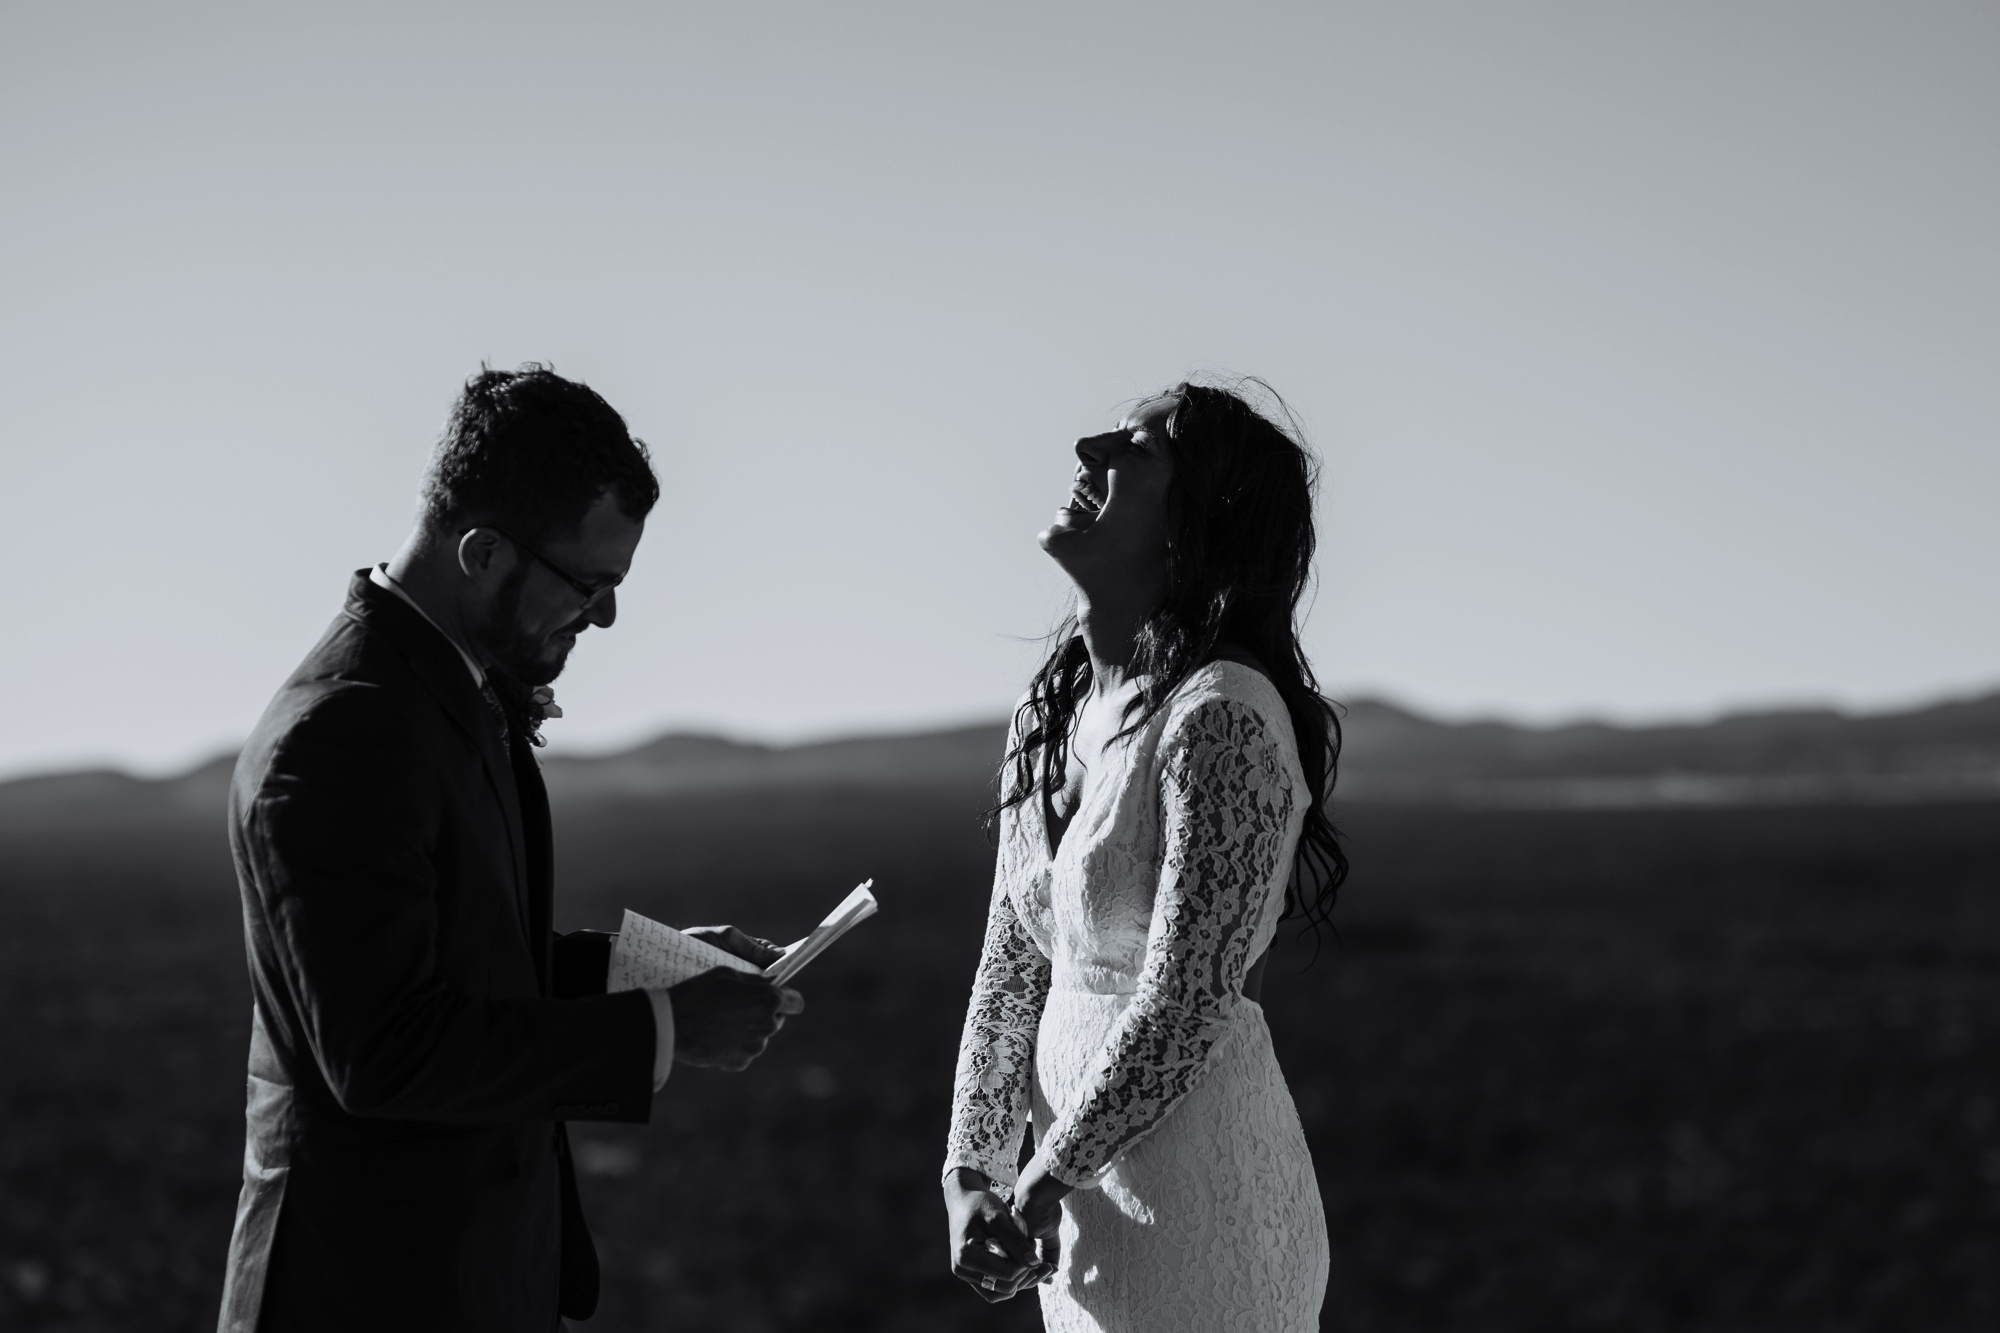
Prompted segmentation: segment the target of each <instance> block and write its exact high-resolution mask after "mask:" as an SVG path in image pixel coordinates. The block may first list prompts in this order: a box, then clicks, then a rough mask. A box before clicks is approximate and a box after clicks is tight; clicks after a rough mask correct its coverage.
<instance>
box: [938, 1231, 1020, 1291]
mask: <svg viewBox="0 0 2000 1333" xmlns="http://www.w3.org/2000/svg"><path fill="white" fill-rule="evenodd" d="M1033 1267H1034V1265H1033V1263H1032V1262H1030V1263H1021V1262H1020V1261H1019V1260H1017V1259H1015V1258H1013V1257H1012V1256H1010V1255H1008V1254H1005V1253H1002V1252H1000V1251H998V1250H996V1249H994V1248H993V1246H992V1245H991V1244H990V1243H989V1242H988V1240H987V1239H985V1238H981V1237H972V1238H969V1239H967V1241H966V1242H965V1244H963V1245H961V1246H959V1247H958V1262H957V1263H955V1264H953V1265H952V1271H953V1272H954V1273H957V1274H958V1275H959V1276H960V1277H964V1278H967V1280H969V1281H977V1280H978V1279H980V1278H986V1277H990V1278H992V1279H993V1280H994V1281H996V1282H1018V1281H1020V1280H1021V1278H1022V1277H1023V1276H1024V1275H1025V1274H1026V1273H1027V1272H1028V1270H1029V1269H1031V1268H1033ZM968 1275H969V1276H968Z"/></svg>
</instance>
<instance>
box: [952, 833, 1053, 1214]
mask: <svg viewBox="0 0 2000 1333" xmlns="http://www.w3.org/2000/svg"><path fill="white" fill-rule="evenodd" d="M1006 866H1007V858H1006V855H1005V853H1004V851H1003V853H1002V855H1001V859H1000V864H999V866H998V867H996V869H995V871H994V876H993V905H992V906H991V907H990V908H988V909H987V914H986V943H985V946H984V947H983V948H982V949H981V951H980V955H979V971H978V972H977V973H976V974H975V975H974V977H973V982H972V1003H971V1004H970V1005H968V1006H967V1007H966V1011H965V1031H964V1034H963V1035H962V1036H961V1037H960V1038H959V1043H958V1076H957V1078H956V1079H955V1080H954V1081H953V1086H952V1094H951V1134H950V1136H949V1137H948V1138H947V1139H946V1141H945V1160H944V1170H945V1174H946V1175H949V1174H951V1172H953V1171H955V1170H957V1169H958V1168H959V1167H961V1166H969V1167H971V1168H973V1169H974V1170H976V1171H980V1172H983V1173H984V1174H985V1175H986V1177H987V1178H988V1179H989V1180H991V1181H993V1183H994V1184H996V1185H998V1186H1001V1187H1002V1188H1003V1189H1010V1188H1012V1186H1013V1184H1014V1181H1015V1178H1016V1177H1017V1176H1018V1175H1019V1166H1018V1163H1019V1161H1020V1153H1021V1134H1022V1131H1023V1130H1024V1129H1025V1128H1026V1125H1027V1118H1028V1106H1029V1101H1030V1097H1031V1095H1032V1090H1031V1088H1030V1080H1031V1078H1032V1077H1033V1074H1034V1069H1035V1030H1036V1028H1037V1027H1038V1026H1040V1024H1041V1019H1042V1005H1043V1003H1044V1002H1045V1001H1046V1000H1047V999H1048V994H1049V960H1048V959H1047V958H1046V957H1045V956H1044V955H1043V954H1042V951H1041V950H1040V949H1038V948H1036V947H1035V942H1034V941H1033V940H1031V939H1029V938H1028V932H1027V930H1026V928H1025V927H1024V926H1023V925H1022V924H1021V919H1020V917H1019V916H1017V915H1016V914H1015V912H1014V903H1013V901H1012V899H1010V898H1009V897H1008V896H1007V885H1006Z"/></svg>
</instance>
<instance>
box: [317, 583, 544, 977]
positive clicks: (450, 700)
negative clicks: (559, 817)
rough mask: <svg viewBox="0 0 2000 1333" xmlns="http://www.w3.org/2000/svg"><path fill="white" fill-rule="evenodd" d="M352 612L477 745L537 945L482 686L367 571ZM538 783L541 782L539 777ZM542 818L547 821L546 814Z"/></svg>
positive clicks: (519, 836)
mask: <svg viewBox="0 0 2000 1333" xmlns="http://www.w3.org/2000/svg"><path fill="white" fill-rule="evenodd" d="M347 611H348V614H350V615H352V616H354V617H355V618H357V619H359V620H360V621H361V622H362V623H363V624H365V625H367V626H369V627H370V628H372V629H375V630H377V631H379V632H381V633H382V634H385V635H387V636H388V638H389V640H390V642H392V643H394V644H395V645H396V647H397V649H398V650H399V651H400V652H401V653H402V654H403V658H404V660H405V661H407V662H408V663H409V664H410V669H411V671H413V672H414V673H415V674H416V677H417V679H418V681H420V682H421V683H422V684H423V687H424V689H425V690H426V691H428V692H429V693H430V695H431V697H432V698H434V699H436V700H437V703H438V706H439V707H440V708H442V709H443V710H444V714H445V716H446V717H448V718H450V719H451V721H452V723H453V725H455V726H457V727H458V728H459V730H461V731H463V732H465V734H466V735H467V736H469V737H470V738H471V740H472V743H473V744H474V745H475V746H477V747H478V749H479V757H480V760H481V762H482V763H483V765H484V766H485V769H486V783H487V786H489V787H490V788H492V791H493V796H494V799H495V800H497V801H499V802H500V809H501V811H502V813H503V814H504V815H505V816H506V819H505V823H506V826H507V843H508V850H509V852H510V854H511V860H512V864H513V867H514V910H515V915H516V916H517V918H518V919H519V920H520V924H521V929H522V930H523V932H525V933H526V936H527V939H528V940H529V941H531V942H532V941H533V940H534V939H535V938H537V937H536V936H535V935H534V933H533V931H532V929H531V925H530V914H529V910H528V903H529V894H528V884H529V876H528V848H527V837H526V829H525V827H524V825H523V821H522V811H521V796H520V792H519V790H518V789H517V787H516V784H515V776H514V766H513V764H512V763H510V762H509V760H508V757H507V747H506V745H505V743H504V742H503V741H502V740H501V738H500V733H499V729H498V728H497V727H496V726H495V725H494V721H493V714H492V713H491V712H490V711H489V710H488V709H487V707H486V700H485V699H484V698H483V697H482V696H481V695H480V692H479V687H478V686H477V685H475V684H473V682H472V673H471V672H469V671H467V670H466V669H465V662H464V661H463V660H462V659H461V658H460V657H459V655H458V649H457V648H455V647H453V646H452V643H451V640H449V639H447V638H445V636H444V634H443V632H442V631H440V630H439V629H438V628H437V626H435V625H433V624H431V623H430V622H429V621H428V620H425V619H424V618H423V616H421V615H419V614H418V613H417V612H416V611H415V610H413V609H412V608H410V607H408V606H406V605H404V603H403V601H402V599H401V598H399V597H397V596H396V595H395V594H393V593H390V592H386V591H384V590H383V589H381V588H378V587H376V586H375V585H374V584H373V583H371V582H369V581H368V571H367V570H365V569H364V570H361V571H359V572H358V573H356V574H355V576H354V582H353V583H352V584H351V585H350V587H349V589H348V594H347ZM525 744H526V742H525V741H522V742H520V743H519V744H517V745H516V746H515V748H516V749H520V748H521V747H522V746H523V745H525ZM528 762H529V765H530V766H531V767H532V766H533V763H534V761H533V760H532V759H530V760H529V761H528ZM537 782H538V784H539V778H538V779H537ZM545 800H546V798H545ZM543 818H544V819H546V818H547V816H546V814H544V816H543ZM529 951H530V952H531V953H533V954H534V955H535V958H536V969H537V971H538V972H541V971H545V970H546V969H545V967H544V965H543V963H542V960H541V953H542V951H541V950H537V949H535V948H534V947H533V945H532V943H530V948H529Z"/></svg>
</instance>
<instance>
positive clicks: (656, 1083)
mask: <svg viewBox="0 0 2000 1333" xmlns="http://www.w3.org/2000/svg"><path fill="white" fill-rule="evenodd" d="M646 998H647V999H648V1000H651V1001H652V1002H653V1091H654V1092H658V1091H659V1090H660V1089H661V1088H663V1087H665V1086H666V1082H667V1075H668V1074H669V1073H671V1072H672V1071H673V1067H674V1002H673V1000H672V999H671V998H670V997H669V996H668V995H667V993H666V992H665V991H663V990H658V989H655V988H653V987H648V988H647V989H646Z"/></svg>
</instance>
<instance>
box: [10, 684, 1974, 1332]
mask: <svg viewBox="0 0 2000 1333" xmlns="http://www.w3.org/2000/svg"><path fill="white" fill-rule="evenodd" d="M1349 733H1350V738H1351V739H1350V746H1349V751H1348V757H1347V761H1346V764H1345V769H1344V775H1343V780H1342V786H1341V789H1340V798H1341V799H1340V801H1339V819H1340V822H1341V824H1342V826H1343V828H1344V829H1345V831H1346V834H1347V839H1348V847H1349V851H1350V854H1351V856H1352V858H1353V861H1354V867H1355V868H1354V874H1353V878H1352V880H1351V881H1350V883H1349V885H1348V888H1347V890H1346V893H1345V895H1344V897H1343V900H1342V903H1341V906H1340V909H1339V921H1340V938H1339V940H1338V942H1336V941H1335V940H1333V939H1332V938H1327V939H1326V940H1324V941H1323V947H1321V948H1320V949H1319V950H1318V955H1317V958H1316V959H1315V957H1314V952H1315V951H1314V948H1313V946H1312V944H1311V943H1310V941H1307V942H1303V943H1302V942H1300V941H1298V940H1297V939H1295V938H1293V936H1292V935H1291V933H1290V931H1289V929H1288V932H1287V934H1286V936H1285V937H1284V939H1285V943H1284V944H1283V945H1282V946H1281V952H1280V953H1279V955H1278V957H1277V958H1276V960H1275V963H1274V966H1273V969H1272V973H1271V977H1270V982H1269V985H1268V988H1267V991H1266V997H1265V998H1266V1005H1267V1008H1268V1010H1269V1013H1270V1017H1271V1022H1272V1026H1273V1027H1274V1029H1275V1031H1276V1034H1277V1042H1278V1051H1279V1055H1280V1058H1281V1060H1282V1061H1283V1063H1284V1066H1285V1069H1286V1072H1287V1075H1288V1077H1289V1079H1290V1082H1291V1085H1292V1088H1293V1090H1294V1093H1295V1095H1296V1097H1297V1101H1298V1105H1299V1110H1300V1114H1301V1116H1302V1117H1303V1119H1304V1121H1305V1125H1306V1128H1307V1132H1308V1134H1309V1136H1310V1139H1311V1142H1312V1147H1313V1153H1314V1158H1315V1161H1316V1163H1317V1165H1318V1169H1319V1176H1320V1183H1321V1189H1322V1191H1323V1193H1324V1195H1325V1198H1326V1201H1327V1209H1328V1223H1329V1227H1330V1229H1331V1233H1332V1239H1333V1254H1334V1267H1333V1277H1332V1285H1331V1289H1330V1293H1329V1297H1328V1300H1327V1307H1326V1314H1325V1317H1324V1324H1323V1326H1324V1327H1326V1328H1329V1329H1349V1330H1375V1329H1381V1330H1480V1331H1481V1333H1492V1331H1496V1330H1524V1331H1527V1330H1533V1331H1535V1333H1546V1331H1548V1330H1568V1329H1577V1330H1584V1329H1604V1330H1656V1329H1657V1330H1667V1329H1687V1330H1744V1331H1747V1330H1780V1329H1784V1330H1794V1329H1795V1330H1815V1331H1816V1333H1823V1331H1825V1330H1839V1329H1856V1330H1859V1329H1896V1330H1936V1331H1942V1330H1953V1329H1968V1330H1970V1329H1981V1330H1984V1329H1991V1328H1994V1327H1996V1326H2000V1323H1996V1321H2000V1062H1996V1059H1995V1056H1996V1054H2000V695H1996V696H1992V697H1988V698H1985V699H1983V700H1974V701H1970V702H1963V703H1958V704H1952V705H1944V706H1939V707H1936V708H1930V709H1924V710H1920V711H1916V712H1909V713H1903V714H1899V715H1893V716H1870V717H1843V716H1840V715H1836V714H1832V713H1823V712H1795V713H1778V714H1765V715H1759V716H1744V717H1737V718H1731V719H1726V720H1724V721H1722V722H1720V723H1715V724H1711V725H1706V726H1689V727H1667V728H1653V729H1639V730H1627V729H1618V728H1610V727H1588V726H1584V727H1568V728H1561V729H1554V730H1528V729H1523V728H1516V727H1510V726H1505V725H1500V724H1490V725H1478V726H1445V725H1441V724H1436V723H1431V722H1427V721H1424V720H1423V719H1420V718H1417V717H1413V716H1411V715H1409V714H1407V713H1402V712H1399V711H1397V710H1395V709H1393V708H1389V707H1387V706H1385V705H1379V704H1376V705H1358V706H1356V707H1355V708H1354V710H1353V711H1352V713H1351V714H1350V716H1349ZM999 739H1000V738H999V730H998V728H997V727H983V728H973V729H969V730H964V731H958V732H950V733H943V734H937V735H929V736H913V737H899V738H878V739H871V740H856V741H848V742H838V743H829V744H823V745H815V746H807V747H800V748H794V749H764V748H759V747H754V746H743V745H736V744H732V743H730V742H727V741H721V740H714V739H704V738H698V737H669V738H666V739H663V740H660V741H657V742H655V743H653V744H651V745H648V746H645V747H642V748H641V749H638V750H635V751H632V752H630V753H627V754H624V755H618V756H610V757H606V758H601V759H594V760H590V759H577V758H552V759H550V760H549V761H548V763H547V772H548V776H549V781H550V786H551V789H552V791H553V792H554V794H555V798H556V805H557V838H558V849H559V861H558V866H559V888H558V910H559V916H560V920H561V923H562V924H563V926H564V927H565V928H571V927H578V926H592V927H598V928H603V929H613V928H615V927H616V925H617V923H618V920H619V914H620V911H621V909H623V908H626V907H631V908H635V909H637V910H639V911H641V912H644V913H646V914H648V915H651V916H654V917H658V918H660V919H663V920H666V921H670V922H675V923H679V924H693V923H699V922H705V921H713V920H732V921H736V922H739V923H741V924H743V925H744V926H746V927H749V928H750V929H752V930H754V931H757V932H759V933H762V934H766V935H770V936H773V937H776V938H780V939H786V938H792V937H794V936H796V935H798V934H801V933H803V932H804V931H805V930H806V928H807V927H809V926H810V925H811V924H812V923H813V922H814V921H816V920H817V919H818V918H819V916H820V915H821V914H822V913H823V912H824V911H825V910H826V909H827V908H828V907H830V906H831V905H832V904H833V903H834V901H835V900H836V899H838V898H839V897H840V895H841V894H842V893H844V892H845V891H846V889H847V888H848V887H849V886H850V885H852V884H853V883H855V882H856V881H858V880H860V879H862V878H864V877H867V876H873V877H874V879H875V882H876V887H877V891H878V894H879V896H880V898H881V901H882V904H883V910H882V914H881V916H879V917H878V918H877V919H875V920H874V921H871V922H870V923H868V924H867V925H866V926H864V927H862V928H861V929H860V930H859V931H858V932H857V933H856V934H854V935H853V936H851V937H849V938H848V939H847V940H846V941H843V942H842V944H841V945H840V946H839V947H838V948H837V949H836V950H835V951H833V952H832V953H831V954H830V955H828V956H827V957H826V958H824V959H823V960H822V961H820V962H819V963H817V964H815V965H814V967H813V968H812V970H810V971H809V972H807V973H806V974H805V976H804V978H803V981H802V988H803V989H804V990H805V991H806V994H807V997H808V1001H809V1004H810V1008H809V1010H808V1012H807V1013H806V1014H805V1015H804V1016H803V1017H802V1018H800V1019H797V1020H794V1022H793V1023H792V1024H791V1025H790V1026H789V1027H788V1028H787V1029H786V1030H785V1031H784V1032H783V1033H782V1034H781V1035H780V1039H779V1041H778V1042H777V1043H776V1044H775V1045H774V1047H773V1049H772V1051H771V1052H770V1054H769V1055H767V1056H766V1057H765V1058H764V1059H763V1060H762V1061H761V1062H760V1063H759V1064H758V1065H757V1066H755V1067H754V1068H753V1069H752V1070H751V1071H750V1072H749V1073H747V1074H744V1075H738V1076H729V1075H721V1074H712V1073H706V1072H702V1071H691V1070H681V1071H678V1072H677V1073H676V1074H675V1075H674V1078H673V1080H672V1082H671V1083H670V1084H669V1085H668V1087H667V1089H666V1091H665V1093H664V1094H663V1095H662V1096H661V1097H660V1098H659V1100H658V1102H657V1103H656V1106H655V1112H654V1118H653V1123H652V1124H651V1125H650V1126H648V1127H645V1128H636V1127H632V1128H627V1127H611V1126H598V1125H584V1126H578V1127H577V1139H578V1156H579V1161H580V1164H581V1167H582V1169H583V1171H584V1182H583V1185H584V1190H585V1192H586V1206H587V1208H588V1209H589V1211H590V1213H591V1215H592V1218H593V1220H594V1223H595V1227H596V1232H597V1236H598V1244H599V1247H600V1250H601V1252H602V1255H603V1260H604V1271H605V1278H606V1281H605V1292H604V1300H603V1305H602V1307H601V1310H600V1312H599V1314H598V1316H597V1318H596V1319H595V1320H594V1321H592V1322H591V1323H590V1324H589V1325H588V1326H587V1327H589V1328H590V1329H592V1330H600V1331H602V1333H628V1331H630V1333H637V1331H638V1330H659V1329H696V1330H711V1329H712V1330H735V1331H738V1333H755V1331H757V1330H789V1329H860V1330H875V1329H880V1330H910V1331H913V1333H914V1331H916V1330H924V1331H927V1333H928V1331H933V1330H956V1329H963V1330H983V1329H990V1330H1023V1329H1032V1328H1036V1327H1038V1326H1039V1321H1038V1317H1037V1315H1036V1312H1035V1308H1034V1305H1033V1303H1032V1301H1031V1300H1029V1299H1023V1300H1018V1301H1015V1302H1013V1303H1010V1304H1007V1305H1002V1306H998V1307H992V1308H989V1307H987V1306H985V1305H982V1304H981V1303H980V1302H979V1301H978V1300H976V1299H975V1298H974V1297H973V1296H972V1295H971V1294H970V1293H969V1292H968V1291H966V1290H965V1289H963V1288H962V1287H961V1286H960V1285H959V1284H958V1283H957V1282H956V1281H954V1280H953V1279H952V1278H951V1277H950V1276H949V1275H948V1273H947V1271H946V1260H945V1253H944V1241H945V1233H944V1226H943V1220H942V1217H941V1215H940V1210H939V1207H938V1202H937V1188H936V1177H937V1163H938V1160H939V1153H940V1146H941V1143H942V1139H943V1133H944V1123H945V1116H946V1112H947V1106H948V1102H949V1096H950V1084H951V1072H952V1064H953V1058H954V1053H955V1047H956V1042H957V1033H958V1025H959V1019H960V1016H961V1013H962V1009H963V1004H964V998H965V991H966V985H967V980H968V977H969V975H970V972H971V969H972V965H973V961H974V957H975V955H976V952H977V949H978V943H979V934H980V927H981V921H982V918H983V914H984V911H985V906H986V898H987V893H988V885H989V876H990V867H991V862H992V851H991V847H990V845H989V843H988V841H987V838H986V836H985V834H984V833H983V832H982V830H981V828H980V823H979V813H980V810H981V808H982V806H983V805H984V804H985V802H986V800H987V785H988V781H989V776H990V773H991V770H992V766H993V762H994V760H995V758H996V756H997V750H998V746H999ZM227 772H228V762H227V761H226V760H223V761H218V762H217V763H216V764H213V765H209V766H206V767H204V768H202V769H199V770H196V771H195V772H193V773H191V774H188V775H186V776H185V777H182V778H179V779H175V780H171V781H158V782H142V781H138V780H135V779H131V778H128V777H123V776H120V775H117V774H111V773H85V774H70V775H61V776H55V777H48V778H37V779H30V780H22V781H17V782H13V783H9V784H4V785H0V960H4V962H3V963H0V985H4V1013H5V1021H4V1022H0V1105H4V1108H5V1112H4V1113H5V1137H4V1147H0V1327H4V1328H7V1329H20V1330H56V1329H63V1330H77V1331H79V1333H81V1331H82V1330H100V1329H102V1330H196V1329H200V1330H207V1329H209V1328H212V1327H213V1326H214V1320H215V1311H216V1306H217V1300H218V1295H219V1287H220V1283H221V1276H222V1259H223V1253H224V1248H225V1245H226V1243H227V1240H228V1234H229V1227H230V1220H231V1215H232V1210H233V1207H234V1203H235V1198H236V1189H237V1181H238V1177H239V1170H240V1165H239V1163H240V1157H241V1151H242V1132H241V1123H242V1119H241V1118H242V1088H243V1059H244V1047H245V1041H246V1033H247V1030H248V1020H249V1003H250V1002H249V997H248V992H247V988H246V985H245V982H244V975H243V962H242V945H241V937H240V925H239V917H238V910H237V902H236V892H235V887H234V883H233V878H232V875H231V872H230V868H229V861H228V854H227V850H226V846H225V841H224V835H223V829H222V800H223V789H224V784H225V782H226V779H227Z"/></svg>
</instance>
